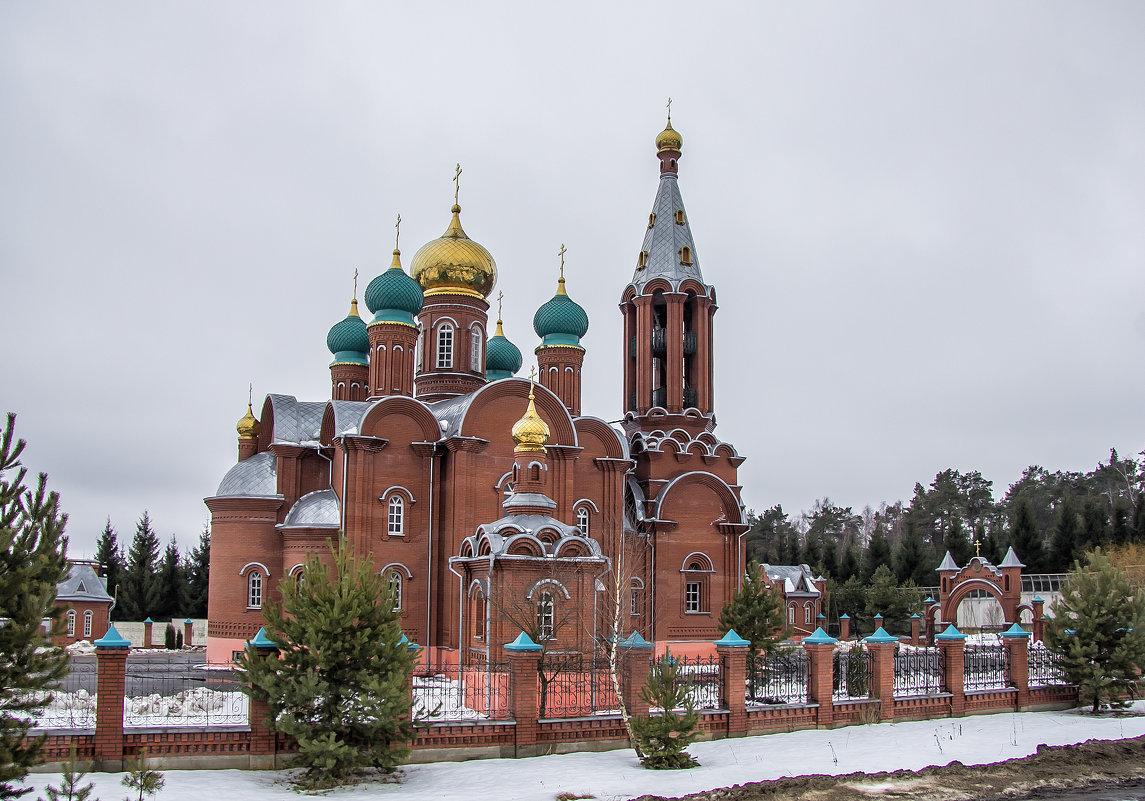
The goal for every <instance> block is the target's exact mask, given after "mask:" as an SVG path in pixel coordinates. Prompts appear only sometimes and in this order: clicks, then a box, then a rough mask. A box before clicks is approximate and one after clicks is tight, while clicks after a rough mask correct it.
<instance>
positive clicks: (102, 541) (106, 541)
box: [95, 517, 123, 620]
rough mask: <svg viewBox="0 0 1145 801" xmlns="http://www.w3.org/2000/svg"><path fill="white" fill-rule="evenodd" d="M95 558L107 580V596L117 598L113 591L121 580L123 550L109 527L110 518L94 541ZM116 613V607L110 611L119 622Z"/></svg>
mask: <svg viewBox="0 0 1145 801" xmlns="http://www.w3.org/2000/svg"><path fill="white" fill-rule="evenodd" d="M95 558H96V561H98V562H99V564H100V568H101V569H102V570H103V577H104V578H105V579H107V594H108V595H110V596H111V597H112V598H117V597H118V596H117V595H116V592H115V591H116V588H117V587H118V586H119V582H120V580H122V578H123V549H122V548H120V547H119V540H118V538H117V537H116V534H115V529H113V528H112V527H111V518H110V517H109V518H108V519H107V522H106V523H105V524H104V526H103V531H102V532H101V533H100V535H99V539H98V540H96V543H95ZM118 612H119V608H118V606H116V607H113V608H112V610H111V616H112V617H113V618H114V619H115V620H121V618H120V617H119V614H118Z"/></svg>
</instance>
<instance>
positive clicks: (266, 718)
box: [247, 629, 278, 770]
mask: <svg viewBox="0 0 1145 801" xmlns="http://www.w3.org/2000/svg"><path fill="white" fill-rule="evenodd" d="M252 648H253V649H254V653H255V659H260V660H261V659H277V658H278V646H277V645H276V644H275V642H274V640H272V639H270V638H269V637H267V636H266V629H259V630H258V634H256V635H254V637H253V638H252V639H251V640H250V641H249V642H247V649H248V652H249V649H252ZM248 703H249V706H248V708H247V710H248V711H247V722H248V724H249V725H250V752H249V753H250V768H251V770H274V767H275V764H274V763H275V754H276V753H277V752H278V735H277V734H275V732H274V730H273V729H271V728H270V705H269V704H268V703H267V702H266V701H265V700H263V699H261V698H255V697H253V696H252V697H251V698H250V700H249V702H248Z"/></svg>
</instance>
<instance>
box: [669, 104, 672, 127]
mask: <svg viewBox="0 0 1145 801" xmlns="http://www.w3.org/2000/svg"><path fill="white" fill-rule="evenodd" d="M668 124H669V125H671V124H672V98H668Z"/></svg>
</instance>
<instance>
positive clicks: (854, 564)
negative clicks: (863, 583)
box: [839, 545, 859, 582]
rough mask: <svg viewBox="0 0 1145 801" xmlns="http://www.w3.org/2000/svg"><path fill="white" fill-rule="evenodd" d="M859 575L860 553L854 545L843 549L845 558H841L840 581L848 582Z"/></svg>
mask: <svg viewBox="0 0 1145 801" xmlns="http://www.w3.org/2000/svg"><path fill="white" fill-rule="evenodd" d="M858 575H859V553H858V551H857V550H856V548H855V546H854V545H848V546H847V547H846V548H844V549H843V558H842V559H840V560H839V581H840V582H847V581H850V580H851V579H852V578H855V577H857V576H858Z"/></svg>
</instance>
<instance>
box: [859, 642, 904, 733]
mask: <svg viewBox="0 0 1145 801" xmlns="http://www.w3.org/2000/svg"><path fill="white" fill-rule="evenodd" d="M898 640H899V638H898V637H895V636H893V635H890V634H887V632H886V630H885V629H884V628H883V627H882V626H879V627H878V628H877V629H875V633H874V634H872V635H871V636H870V637H867V638H866V639H864V640H863V642H864V643H865V644H866V646H867V650H868V651H870V652H871V677H870V697H871V700H878V701H880V702H881V703H880V704H879V720H894V718H895V646H896V644H897V643H898Z"/></svg>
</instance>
